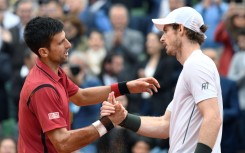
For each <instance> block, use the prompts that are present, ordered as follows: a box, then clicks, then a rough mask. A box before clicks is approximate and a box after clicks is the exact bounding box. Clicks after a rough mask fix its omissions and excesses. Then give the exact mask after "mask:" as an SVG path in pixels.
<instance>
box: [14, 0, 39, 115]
mask: <svg viewBox="0 0 245 153" xmlns="http://www.w3.org/2000/svg"><path fill="white" fill-rule="evenodd" d="M37 6H38V5H37V3H36V2H35V1H32V0H21V1H19V2H18V3H17V4H16V14H17V15H18V17H19V18H20V23H19V24H18V25H16V26H14V27H13V28H11V29H10V32H11V35H12V42H11V46H12V51H11V64H12V75H11V83H12V84H11V88H12V89H11V92H10V95H11V96H12V100H13V103H14V106H16V108H18V104H19V96H20V91H21V88H22V85H23V82H22V81H18V80H20V71H21V67H22V66H23V65H24V59H25V52H26V51H27V50H28V47H27V45H26V43H25V41H24V29H25V26H26V24H27V23H28V22H29V21H30V20H31V19H32V18H33V17H34V16H36V13H37V12H36V9H37ZM21 80H22V79H21ZM15 117H17V112H16V114H15Z"/></svg>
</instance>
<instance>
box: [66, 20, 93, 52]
mask: <svg viewBox="0 0 245 153" xmlns="http://www.w3.org/2000/svg"><path fill="white" fill-rule="evenodd" d="M63 23H64V31H65V33H66V38H67V39H68V40H69V41H70V42H71V44H72V47H71V48H70V53H72V52H74V51H81V52H84V51H85V50H87V48H88V45H87V36H86V35H85V27H84V25H83V23H81V22H80V21H79V19H78V18H77V17H76V16H73V15H68V16H65V17H64V18H63Z"/></svg>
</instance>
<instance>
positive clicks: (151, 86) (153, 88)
mask: <svg viewBox="0 0 245 153" xmlns="http://www.w3.org/2000/svg"><path fill="white" fill-rule="evenodd" d="M149 88H150V89H152V90H153V91H155V92H158V90H157V88H156V86H154V85H153V84H150V85H149Z"/></svg>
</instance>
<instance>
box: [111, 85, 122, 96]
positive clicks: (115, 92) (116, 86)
mask: <svg viewBox="0 0 245 153" xmlns="http://www.w3.org/2000/svg"><path fill="white" fill-rule="evenodd" d="M111 91H114V95H115V97H118V96H121V95H122V94H121V93H120V90H119V87H118V83H114V84H112V85H111Z"/></svg>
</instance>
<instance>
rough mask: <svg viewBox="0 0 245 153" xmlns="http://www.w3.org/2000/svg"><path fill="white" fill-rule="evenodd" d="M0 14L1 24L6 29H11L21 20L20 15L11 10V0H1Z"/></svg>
mask: <svg viewBox="0 0 245 153" xmlns="http://www.w3.org/2000/svg"><path fill="white" fill-rule="evenodd" d="M0 14H2V17H0V25H1V26H2V27H4V28H5V29H10V28H12V27H14V26H16V25H17V24H18V23H19V22H20V19H19V17H18V16H17V15H15V14H14V13H13V12H11V11H10V10H9V0H0Z"/></svg>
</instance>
